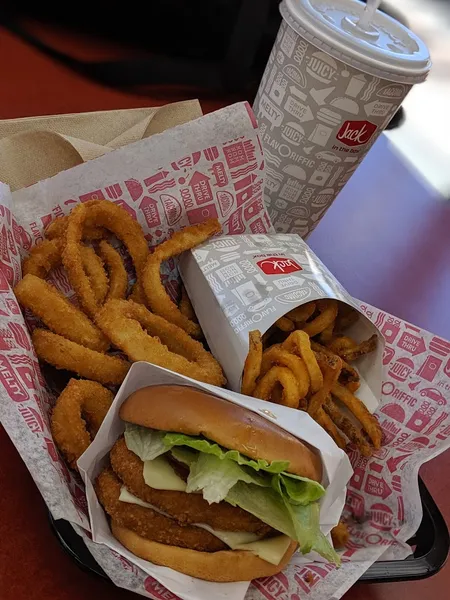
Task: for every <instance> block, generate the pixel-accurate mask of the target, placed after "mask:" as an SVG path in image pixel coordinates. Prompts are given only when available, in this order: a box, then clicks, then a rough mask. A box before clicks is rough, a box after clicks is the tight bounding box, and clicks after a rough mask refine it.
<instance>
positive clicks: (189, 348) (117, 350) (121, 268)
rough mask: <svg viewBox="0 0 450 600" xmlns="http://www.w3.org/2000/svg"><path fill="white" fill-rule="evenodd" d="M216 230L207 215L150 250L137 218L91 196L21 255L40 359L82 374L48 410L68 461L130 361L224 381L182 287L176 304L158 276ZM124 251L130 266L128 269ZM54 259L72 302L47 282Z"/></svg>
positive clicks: (19, 292)
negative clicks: (170, 261)
mask: <svg viewBox="0 0 450 600" xmlns="http://www.w3.org/2000/svg"><path fill="white" fill-rule="evenodd" d="M220 229H221V227H220V224H219V222H218V220H217V219H210V220H208V221H206V222H205V223H200V224H198V225H193V226H190V227H186V228H185V229H183V230H181V231H179V232H176V233H174V234H173V235H172V237H170V238H169V239H168V240H167V241H166V242H163V243H162V244H161V245H160V246H157V247H156V248H154V249H153V251H152V252H151V251H150V250H149V247H148V243H147V240H146V238H145V236H144V232H143V230H142V228H141V226H140V224H139V223H138V222H137V221H136V220H135V219H133V218H132V217H131V216H130V214H129V213H128V212H127V211H126V210H124V209H123V208H122V207H121V206H119V205H117V204H114V203H113V202H109V201H107V200H90V201H88V202H85V203H83V204H79V205H78V206H76V207H75V208H74V209H73V210H72V212H71V213H70V214H69V215H66V216H64V217H59V218H57V219H55V220H54V221H53V222H52V223H51V224H50V225H49V226H48V227H47V229H46V231H45V236H46V239H44V240H43V241H42V242H41V243H39V244H37V245H36V246H35V247H34V248H33V249H32V250H31V252H30V254H29V255H28V257H27V258H25V260H24V261H23V264H22V269H23V275H24V276H23V279H22V280H21V281H20V282H19V283H18V284H17V286H16V288H15V294H16V297H17V299H18V301H19V303H20V305H21V306H22V307H23V309H27V310H28V311H30V312H31V313H32V314H33V315H34V316H35V317H36V318H37V319H39V326H38V327H36V328H35V329H34V331H33V332H32V341H33V345H34V348H35V351H36V354H37V356H38V358H39V360H40V361H43V362H45V363H48V364H50V365H52V366H54V367H56V368H57V369H61V370H64V371H69V372H71V373H74V374H76V375H78V376H79V377H82V378H83V379H82V380H75V379H71V380H70V381H69V384H68V385H67V387H66V388H65V389H64V391H63V392H62V394H61V395H60V397H59V399H58V400H57V403H56V406H55V408H54V411H53V416H52V432H53V436H54V439H55V443H56V445H57V446H58V448H59V449H60V450H61V452H62V453H63V455H64V457H65V458H66V460H67V461H68V463H69V464H70V466H71V467H72V468H76V461H77V459H78V457H79V456H80V455H81V454H82V453H83V452H84V450H85V449H86V448H87V447H88V445H89V443H90V441H91V439H92V437H93V435H95V432H96V430H97V429H98V427H99V426H100V423H101V421H102V419H103V417H104V416H105V414H106V412H107V410H108V408H109V406H110V404H111V401H112V397H113V393H112V392H111V391H110V390H108V389H106V388H104V387H103V385H107V386H112V387H113V388H114V386H118V385H120V384H121V383H122V381H123V380H124V378H125V377H126V375H127V373H128V370H129V368H130V366H131V364H132V363H133V362H135V361H147V362H151V363H153V364H155V365H159V366H161V367H164V368H166V369H170V370H172V371H175V372H178V373H181V374H183V375H187V376H189V377H192V378H194V379H198V380H200V381H204V382H206V383H211V384H214V385H223V384H224V383H225V378H224V376H223V371H222V368H221V366H220V365H219V363H218V362H217V361H216V359H215V358H214V357H213V356H212V354H211V353H210V352H209V351H208V350H207V349H206V348H205V347H204V346H203V343H202V342H201V341H199V339H201V338H202V332H201V329H200V326H199V324H198V321H197V318H196V316H195V312H194V309H193V307H192V305H191V303H190V300H189V297H188V295H187V293H186V290H185V289H182V294H181V301H180V303H179V306H177V305H176V304H175V303H174V302H173V300H172V299H171V298H170V297H169V296H168V295H167V293H166V291H165V289H164V287H163V285H162V283H161V275H160V269H161V263H162V262H163V261H165V260H168V259H171V258H172V257H175V256H177V255H178V254H180V253H181V252H183V251H185V250H188V249H191V248H194V247H195V246H197V245H198V244H201V243H202V242H204V241H205V240H206V239H208V238H209V237H211V236H212V235H214V234H216V233H218V232H219V231H220ZM127 254H128V256H129V258H130V259H131V263H132V265H133V267H134V274H133V273H132V274H131V277H130V278H129V273H128V272H127V269H126V267H125V264H126V263H125V261H124V258H123V256H126V255H127ZM57 268H63V269H64V270H65V272H66V275H67V278H68V280H69V283H70V284H71V286H72V288H73V290H74V291H75V295H76V304H75V303H73V302H71V301H70V300H69V299H68V298H67V297H66V296H64V295H63V294H62V293H61V292H60V291H59V290H57V289H56V287H54V286H53V285H52V284H51V283H50V282H48V281H46V280H47V279H49V278H51V276H52V271H53V270H54V269H57ZM133 275H134V278H133ZM149 308H150V309H151V310H152V312H150V310H149ZM44 327H45V328H44ZM194 338H196V339H194ZM101 384H102V385H101Z"/></svg>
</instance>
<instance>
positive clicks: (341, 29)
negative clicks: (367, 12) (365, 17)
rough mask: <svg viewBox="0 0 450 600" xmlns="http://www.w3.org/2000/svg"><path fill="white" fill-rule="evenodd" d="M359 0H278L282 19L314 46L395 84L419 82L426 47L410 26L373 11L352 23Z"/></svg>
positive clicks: (357, 16)
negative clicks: (360, 22) (362, 25)
mask: <svg viewBox="0 0 450 600" xmlns="http://www.w3.org/2000/svg"><path fill="white" fill-rule="evenodd" d="M365 6H366V5H365V4H364V3H363V2H360V1H359V0H283V2H282V3H281V5H280V12H281V14H282V16H283V18H284V20H285V21H287V23H288V24H289V25H290V26H291V27H292V29H294V31H296V32H297V33H298V34H300V35H301V36H302V37H303V38H305V39H306V40H308V41H309V42H311V44H313V45H314V46H316V47H318V48H320V49H321V50H323V51H324V52H327V53H328V54H331V55H332V56H333V57H335V58H337V59H338V60H341V61H342V62H344V63H346V64H349V65H351V66H353V67H355V68H356V69H360V70H361V71H364V72H365V73H370V74H371V75H376V76H377V77H381V78H382V79H388V80H390V81H396V82H401V83H411V84H414V83H420V82H421V81H424V80H425V79H426V76H427V74H428V72H429V70H430V67H431V60H430V54H429V51H428V48H427V47H426V45H425V44H424V43H423V42H422V40H421V39H420V38H419V37H417V36H416V35H415V34H414V33H413V32H412V31H410V30H409V29H408V28H407V27H405V25H402V24H401V23H399V22H398V21H396V20H395V19H393V18H392V17H390V16H388V15H386V14H385V13H383V12H381V11H379V10H377V11H376V13H375V15H374V17H373V19H372V22H371V24H370V25H369V26H368V27H367V28H364V29H362V28H360V27H358V25H357V23H358V20H359V19H360V17H361V16H362V14H363V12H364V9H365Z"/></svg>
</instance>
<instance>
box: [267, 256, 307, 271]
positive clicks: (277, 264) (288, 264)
mask: <svg viewBox="0 0 450 600" xmlns="http://www.w3.org/2000/svg"><path fill="white" fill-rule="evenodd" d="M256 264H257V265H258V267H259V268H260V269H261V271H262V272H263V273H264V274H265V275H286V274H288V273H295V271H301V270H302V267H301V266H300V265H299V264H297V263H296V262H295V260H293V259H292V258H283V257H280V256H269V257H267V258H263V259H262V260H259V261H258V262H257V263H256Z"/></svg>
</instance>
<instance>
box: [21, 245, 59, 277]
mask: <svg viewBox="0 0 450 600" xmlns="http://www.w3.org/2000/svg"><path fill="white" fill-rule="evenodd" d="M61 248H62V242H61V240H60V239H56V240H43V241H42V242H41V243H40V244H36V246H34V248H32V249H31V251H30V254H29V255H28V256H27V258H26V259H25V260H24V261H23V263H22V273H23V275H28V274H30V275H36V277H40V278H41V279H45V278H46V277H47V275H48V274H49V273H50V271H52V270H53V269H55V268H56V267H57V266H58V265H60V264H61Z"/></svg>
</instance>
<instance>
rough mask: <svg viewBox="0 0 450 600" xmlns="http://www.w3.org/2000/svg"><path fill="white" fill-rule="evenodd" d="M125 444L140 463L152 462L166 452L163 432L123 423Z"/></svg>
mask: <svg viewBox="0 0 450 600" xmlns="http://www.w3.org/2000/svg"><path fill="white" fill-rule="evenodd" d="M124 435H125V444H126V445H127V448H128V450H131V452H134V453H135V454H137V456H139V458H140V459H141V460H142V461H145V460H153V459H155V458H157V457H158V456H161V454H165V453H166V452H167V446H166V445H165V444H164V442H163V440H164V436H165V435H166V434H165V432H164V431H155V430H154V429H148V427H141V426H140V425H134V424H133V423H125V433H124Z"/></svg>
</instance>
